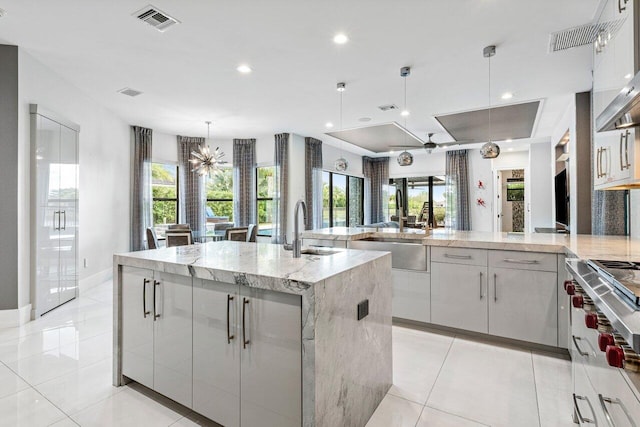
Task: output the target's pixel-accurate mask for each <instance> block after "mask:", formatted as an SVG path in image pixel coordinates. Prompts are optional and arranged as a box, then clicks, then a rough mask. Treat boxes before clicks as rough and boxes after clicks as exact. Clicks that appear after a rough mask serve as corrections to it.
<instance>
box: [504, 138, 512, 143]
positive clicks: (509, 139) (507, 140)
mask: <svg viewBox="0 0 640 427" xmlns="http://www.w3.org/2000/svg"><path fill="white" fill-rule="evenodd" d="M512 141H513V139H511V138H508V139H505V140H504V142H512Z"/></svg>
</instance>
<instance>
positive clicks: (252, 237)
mask: <svg viewBox="0 0 640 427" xmlns="http://www.w3.org/2000/svg"><path fill="white" fill-rule="evenodd" d="M257 235H258V226H257V225H256V224H249V227H248V229H247V242H254V243H255V241H256V236H257Z"/></svg>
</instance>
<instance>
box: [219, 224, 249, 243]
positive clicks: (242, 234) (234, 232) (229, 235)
mask: <svg viewBox="0 0 640 427" xmlns="http://www.w3.org/2000/svg"><path fill="white" fill-rule="evenodd" d="M248 231H249V229H248V227H232V228H227V229H226V230H225V240H231V241H234V242H246V241H247V232H248Z"/></svg>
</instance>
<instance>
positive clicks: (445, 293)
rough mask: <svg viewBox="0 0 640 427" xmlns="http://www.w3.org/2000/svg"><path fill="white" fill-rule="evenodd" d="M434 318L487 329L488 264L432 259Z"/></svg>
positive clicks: (440, 322) (457, 325) (448, 323)
mask: <svg viewBox="0 0 640 427" xmlns="http://www.w3.org/2000/svg"><path fill="white" fill-rule="evenodd" d="M431 322H432V323H435V324H438V325H444V326H451V327H454V328H460V329H466V330H468V331H476V332H482V333H485V334H486V333H487V332H488V330H489V328H488V320H487V267H483V266H474V265H462V264H446V263H439V262H432V263H431Z"/></svg>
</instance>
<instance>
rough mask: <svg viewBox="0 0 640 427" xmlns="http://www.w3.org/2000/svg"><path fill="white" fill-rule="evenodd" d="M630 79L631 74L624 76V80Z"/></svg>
mask: <svg viewBox="0 0 640 427" xmlns="http://www.w3.org/2000/svg"><path fill="white" fill-rule="evenodd" d="M631 77H633V74H631V73H628V74H625V75H624V78H625V79H630V78H631Z"/></svg>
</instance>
